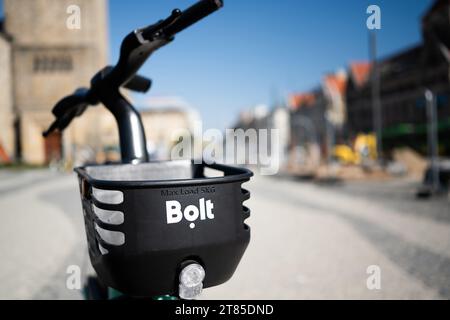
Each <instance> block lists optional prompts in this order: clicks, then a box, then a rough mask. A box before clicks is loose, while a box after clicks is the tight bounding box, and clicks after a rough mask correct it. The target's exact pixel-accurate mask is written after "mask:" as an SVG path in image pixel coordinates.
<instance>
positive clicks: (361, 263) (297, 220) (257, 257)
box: [0, 170, 450, 299]
mask: <svg viewBox="0 0 450 320" xmlns="http://www.w3.org/2000/svg"><path fill="white" fill-rule="evenodd" d="M245 187H246V188H247V189H249V190H250V191H251V194H252V197H251V199H250V200H249V201H248V202H247V203H246V205H247V206H249V207H250V208H251V210H252V215H251V218H250V219H249V220H247V223H248V224H249V225H250V226H251V228H252V240H251V243H250V246H249V248H248V249H247V252H246V254H245V255H244V257H243V260H242V261H241V264H240V266H239V268H238V270H237V271H236V274H235V275H234V277H233V278H232V280H230V281H229V282H228V283H226V284H224V285H222V286H219V287H215V288H211V289H206V290H205V291H204V293H203V295H202V298H203V299H349V298H354V299H397V298H398V299H413V298H417V299H434V298H447V299H448V298H450V210H449V208H450V203H449V199H448V198H446V197H442V198H434V199H432V200H430V201H419V200H416V199H415V198H414V191H415V187H416V184H415V183H414V182H413V181H410V180H405V179H397V180H392V181H386V182H347V183H345V184H344V183H343V184H335V185H319V184H316V183H314V182H306V181H295V180H292V179H283V178H279V177H261V176H256V177H255V178H254V179H253V180H252V182H251V183H248V184H247V185H245ZM0 208H1V209H0V217H1V223H0V256H1V260H2V263H0V283H1V285H0V299H15V298H17V299H30V298H34V299H80V298H82V295H81V292H80V291H70V290H68V289H66V286H65V282H66V276H67V275H66V268H67V267H68V266H69V265H79V266H80V267H81V268H82V271H83V276H85V275H86V273H87V272H92V271H91V269H90V268H89V261H88V257H87V250H86V243H85V234H84V226H83V222H82V213H81V209H80V203H79V196H78V185H77V181H76V178H75V176H74V175H68V174H65V175H62V174H56V173H51V172H49V171H46V170H35V171H26V172H10V171H0ZM370 265H377V266H379V267H380V269H381V289H380V290H369V289H367V286H366V280H367V278H368V277H369V274H367V273H366V270H367V267H368V266H370Z"/></svg>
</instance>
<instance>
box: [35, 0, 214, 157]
mask: <svg viewBox="0 0 450 320" xmlns="http://www.w3.org/2000/svg"><path fill="white" fill-rule="evenodd" d="M222 6H223V0H200V1H198V2H197V3H196V4H194V5H193V6H191V7H189V8H188V9H186V10H184V11H181V10H179V9H175V10H173V11H172V14H171V15H170V16H169V17H168V18H166V19H164V20H161V21H159V22H157V23H156V24H153V25H150V26H148V27H145V28H141V29H136V30H134V31H133V32H131V33H129V34H128V35H127V36H126V37H125V38H124V39H123V41H122V45H121V48H120V57H119V61H118V62H117V64H116V66H114V67H110V66H109V67H105V68H103V69H102V70H100V71H99V72H98V73H97V74H96V75H95V76H94V77H93V78H92V80H91V88H89V89H85V88H81V89H78V90H77V91H76V92H75V93H74V94H72V95H71V96H67V97H65V98H64V99H62V100H60V101H59V102H58V103H57V104H56V106H55V107H54V108H53V110H52V112H53V114H54V116H55V118H56V119H55V121H54V122H53V123H52V125H51V126H50V127H49V129H48V130H47V131H45V132H44V133H43V135H44V136H45V137H46V136H48V135H49V134H50V133H51V132H52V131H54V130H59V131H63V130H64V129H65V128H66V127H67V126H68V125H69V124H70V122H71V121H72V120H73V119H74V118H75V117H79V116H81V115H82V114H83V112H84V111H85V110H86V108H87V107H88V106H89V105H96V104H98V103H99V102H102V103H103V104H104V105H105V106H106V107H107V108H108V109H109V110H110V111H111V113H112V114H113V115H114V117H115V118H116V121H117V123H118V125H119V134H120V144H121V149H122V160H123V161H124V160H126V161H129V162H133V161H134V160H136V159H137V160H138V161H145V160H146V159H145V157H146V154H145V152H144V151H145V150H144V149H145V135H144V130H143V126H142V123H141V120H140V117H139V113H138V112H137V111H136V110H135V109H134V108H133V106H132V105H131V104H130V103H129V102H127V101H126V99H125V98H124V97H123V96H121V95H120V93H119V88H120V87H124V88H127V89H130V90H133V91H137V92H146V91H147V90H149V88H150V86H151V80H150V79H147V78H145V77H143V76H140V75H137V72H138V70H139V69H140V68H141V66H142V65H143V64H144V63H145V61H146V60H147V59H148V58H149V56H150V55H151V54H152V53H153V52H154V51H156V50H157V49H159V48H161V47H163V46H164V45H166V44H168V43H169V42H171V41H172V40H173V38H174V36H175V35H176V34H177V33H179V32H181V31H183V30H184V29H186V28H188V27H189V26H191V25H193V24H194V23H196V22H198V21H199V20H201V19H203V18H205V17H206V16H208V15H210V14H211V13H213V12H215V11H216V10H218V9H220V8H221V7H222ZM124 150H125V151H124Z"/></svg>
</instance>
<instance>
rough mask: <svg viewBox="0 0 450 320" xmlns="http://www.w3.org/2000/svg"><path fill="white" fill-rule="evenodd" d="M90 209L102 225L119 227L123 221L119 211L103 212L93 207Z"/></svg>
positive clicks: (121, 213)
mask: <svg viewBox="0 0 450 320" xmlns="http://www.w3.org/2000/svg"><path fill="white" fill-rule="evenodd" d="M92 207H93V209H94V213H95V215H96V216H97V218H99V219H100V221H102V222H104V223H107V224H113V225H119V224H122V223H123V221H124V216H123V212H121V211H110V210H104V209H100V208H97V207H96V206H95V205H92Z"/></svg>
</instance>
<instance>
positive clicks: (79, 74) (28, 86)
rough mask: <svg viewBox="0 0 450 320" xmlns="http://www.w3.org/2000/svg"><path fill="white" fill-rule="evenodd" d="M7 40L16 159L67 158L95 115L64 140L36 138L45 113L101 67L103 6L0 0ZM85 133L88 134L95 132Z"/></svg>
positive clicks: (95, 0)
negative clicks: (9, 45)
mask: <svg viewBox="0 0 450 320" xmlns="http://www.w3.org/2000/svg"><path fill="white" fill-rule="evenodd" d="M3 5H4V15H5V17H4V18H5V21H4V32H5V33H6V34H7V35H8V36H9V37H10V39H11V42H10V43H11V61H12V68H11V70H12V96H13V97H12V100H13V102H12V104H13V108H12V109H13V112H14V116H15V120H16V125H15V136H16V146H17V148H16V149H17V153H19V154H20V156H21V158H22V160H23V161H25V162H28V163H36V164H43V163H48V162H50V161H51V160H54V159H60V158H61V157H62V156H63V155H67V154H68V153H70V150H71V149H72V148H73V146H74V145H77V144H80V145H81V144H82V143H84V142H85V141H84V140H86V139H87V136H86V135H89V134H91V135H92V132H91V133H89V130H90V129H89V128H91V127H92V126H90V125H89V122H92V121H93V119H95V113H96V112H97V111H95V109H93V108H91V109H93V110H92V111H89V112H88V113H89V115H86V117H83V118H80V119H79V120H76V121H75V123H74V124H75V125H74V126H73V128H70V129H69V130H67V134H66V133H65V134H64V138H62V137H61V135H60V134H57V133H56V134H54V135H53V136H52V137H50V138H49V139H46V140H45V139H43V138H42V135H41V133H42V131H43V130H44V129H46V128H47V126H48V125H49V124H50V123H51V122H52V121H53V117H52V114H51V108H52V107H53V106H54V105H55V103H56V102H57V101H58V100H59V99H61V98H62V97H63V96H65V95H68V94H71V93H72V92H73V91H74V90H75V89H76V88H78V87H82V86H87V85H88V84H89V80H90V78H91V77H92V76H93V74H94V73H95V72H96V71H98V70H99V69H100V68H102V67H104V66H105V65H106V64H107V52H108V41H107V0H3ZM93 127H94V128H91V130H94V129H95V126H93Z"/></svg>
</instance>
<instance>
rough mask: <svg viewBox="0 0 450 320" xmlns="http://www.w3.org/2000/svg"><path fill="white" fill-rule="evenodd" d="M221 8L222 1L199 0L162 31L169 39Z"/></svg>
mask: <svg viewBox="0 0 450 320" xmlns="http://www.w3.org/2000/svg"><path fill="white" fill-rule="evenodd" d="M222 6H223V0H201V1H199V2H197V3H196V4H194V5H193V6H192V7H189V8H188V9H186V10H184V11H183V12H182V13H181V15H180V17H179V18H178V19H177V20H176V21H175V22H174V23H172V24H171V25H169V26H167V27H166V28H165V29H164V34H165V35H166V36H167V37H171V36H173V35H175V34H176V33H178V32H180V31H182V30H184V29H186V28H187V27H189V26H191V25H193V24H194V23H196V22H197V21H199V20H201V19H203V18H205V17H206V16H208V15H210V14H211V13H213V12H214V11H217V10H218V9H220V8H221V7H222Z"/></svg>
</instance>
